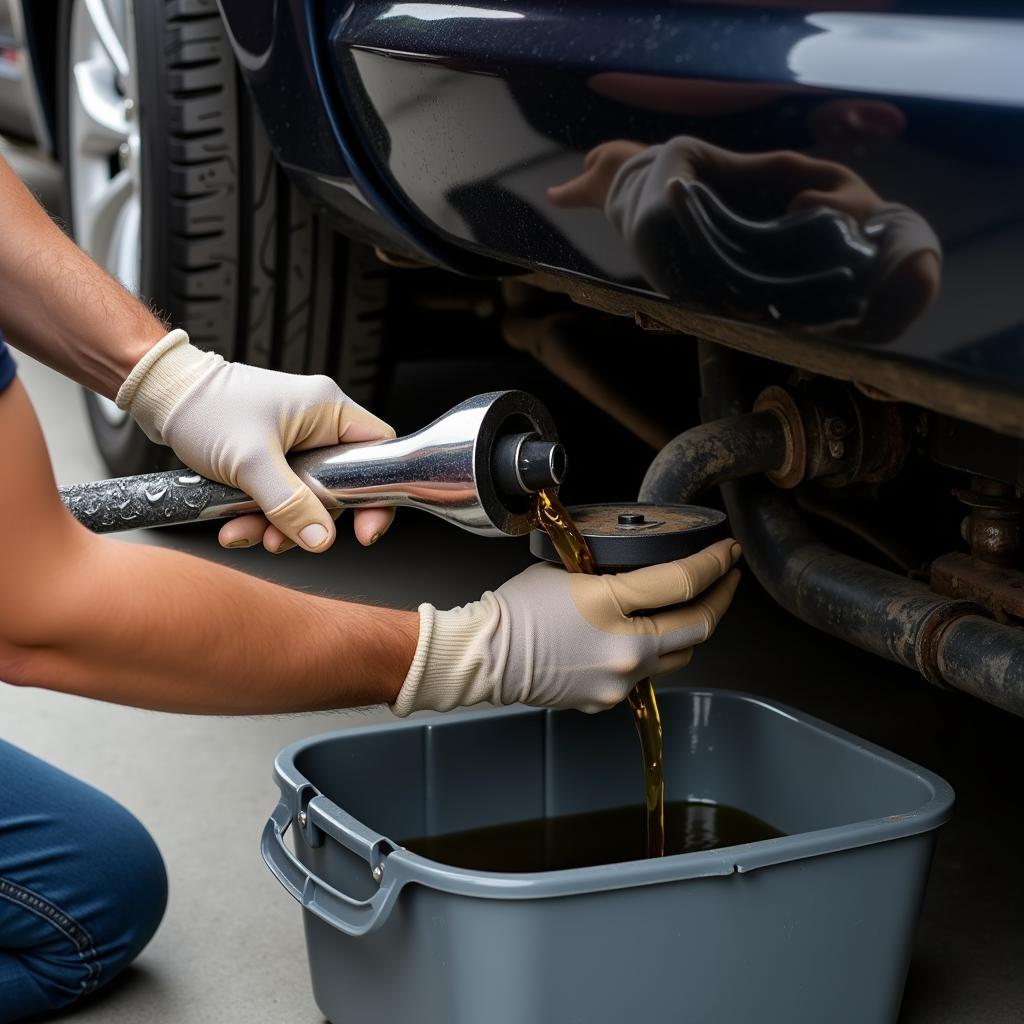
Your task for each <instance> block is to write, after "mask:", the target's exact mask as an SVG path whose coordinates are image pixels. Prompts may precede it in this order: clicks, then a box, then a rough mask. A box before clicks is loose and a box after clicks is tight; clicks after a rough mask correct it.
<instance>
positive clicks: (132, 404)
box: [115, 328, 223, 444]
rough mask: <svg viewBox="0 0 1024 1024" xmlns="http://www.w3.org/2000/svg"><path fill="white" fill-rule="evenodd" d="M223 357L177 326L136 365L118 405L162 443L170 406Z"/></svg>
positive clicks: (119, 395)
mask: <svg viewBox="0 0 1024 1024" xmlns="http://www.w3.org/2000/svg"><path fill="white" fill-rule="evenodd" d="M222 361H223V360H222V359H221V357H220V356H219V355H217V354H216V353H215V352H202V351H200V350H199V349H197V348H194V347H193V346H192V345H191V344H189V340H188V335H187V334H186V333H185V332H184V331H183V330H181V329H180V328H178V329H177V330H173V331H171V332H170V334H167V335H165V336H164V337H163V338H161V339H160V341H158V342H157V343H156V344H155V345H154V346H153V347H152V348H151V349H150V350H149V351H148V352H147V353H146V354H145V355H144V356H143V357H142V358H141V359H140V360H139V361H138V362H137V363H136V364H135V366H134V368H133V369H132V372H131V373H129V374H128V376H127V377H126V378H125V381H124V383H123V384H122V385H121V387H120V389H119V390H118V392H117V398H116V399H115V401H116V402H117V407H118V408H119V409H122V410H123V411H125V412H127V413H130V414H131V416H132V418H133V419H134V420H135V421H136V423H138V424H139V426H140V427H142V430H143V432H144V433H145V434H146V436H147V437H148V438H149V439H150V440H151V441H156V442H157V443H158V444H163V443H165V442H164V437H163V429H164V424H165V423H166V422H167V418H168V417H169V416H170V414H171V410H172V409H173V408H174V407H175V406H176V405H177V404H178V402H179V401H180V400H181V398H182V396H183V395H184V394H185V392H186V391H188V390H189V389H190V388H191V387H192V386H193V385H194V384H195V383H196V382H197V381H198V380H199V379H200V378H201V377H202V376H203V375H204V374H205V373H206V372H207V371H208V370H209V369H210V368H211V367H212V366H214V365H215V364H216V363H218V362H222Z"/></svg>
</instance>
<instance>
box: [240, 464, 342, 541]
mask: <svg viewBox="0 0 1024 1024" xmlns="http://www.w3.org/2000/svg"><path fill="white" fill-rule="evenodd" d="M285 479H286V481H287V483H288V484H290V485H291V486H292V493H291V495H290V496H289V497H288V498H286V499H285V500H284V501H283V502H281V503H280V504H279V505H276V506H275V507H274V508H269V509H268V508H267V507H266V504H265V503H264V502H263V501H261V500H260V495H259V493H257V490H252V491H250V493H251V495H252V497H253V498H254V499H255V501H256V502H257V504H258V505H260V506H261V507H262V508H263V509H264V511H265V514H266V517H267V519H268V520H270V524H271V525H272V526H275V527H277V529H278V530H280V531H281V533H282V534H284V536H285V537H286V538H287V539H288V540H290V541H292V543H294V544H297V545H298V546H299V547H300V548H303V549H304V550H306V551H315V552H320V551H326V550H327V549H328V548H329V547H330V546H331V545H332V544H333V543H334V537H335V532H334V520H333V519H332V518H331V513H330V512H328V510H327V509H326V508H325V507H324V505H323V503H322V502H321V501H320V499H319V498H318V497H317V496H316V495H315V494H314V493H313V492H312V491H311V490H310V489H309V488H308V487H307V486H306V485H305V484H304V483H303V482H302V481H301V480H300V479H299V478H298V477H297V476H296V475H295V474H294V473H292V472H291V470H288V472H287V476H286V477H285ZM268 550H269V548H268ZM278 551H280V548H278Z"/></svg>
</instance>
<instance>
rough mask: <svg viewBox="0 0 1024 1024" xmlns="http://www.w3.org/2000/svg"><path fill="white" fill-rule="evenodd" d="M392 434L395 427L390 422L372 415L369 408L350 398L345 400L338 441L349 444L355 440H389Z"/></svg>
mask: <svg viewBox="0 0 1024 1024" xmlns="http://www.w3.org/2000/svg"><path fill="white" fill-rule="evenodd" d="M394 436H395V428H394V427H393V426H391V424H390V423H385V422H384V420H382V419H381V418H380V417H379V416H374V415H373V413H372V412H370V410H369V409H364V408H363V407H362V406H361V405H360V404H359V403H358V402H353V401H352V399H351V398H350V399H348V400H347V402H346V403H345V409H344V412H343V413H342V422H341V425H340V427H339V430H338V440H339V441H341V442H342V443H344V444H350V443H354V442H356V441H381V440H390V439H391V438H392V437H394Z"/></svg>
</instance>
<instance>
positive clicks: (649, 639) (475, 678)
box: [393, 540, 740, 715]
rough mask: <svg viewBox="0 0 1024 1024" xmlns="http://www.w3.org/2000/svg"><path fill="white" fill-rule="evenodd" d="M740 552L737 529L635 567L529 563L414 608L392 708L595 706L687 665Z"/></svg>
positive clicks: (728, 596)
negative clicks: (409, 656)
mask: <svg viewBox="0 0 1024 1024" xmlns="http://www.w3.org/2000/svg"><path fill="white" fill-rule="evenodd" d="M739 556H740V546H739V544H737V543H736V542H735V541H734V540H723V541H719V542H718V543H717V544H712V545H711V546H710V547H708V548H705V549H704V550H703V551H700V552H698V553H697V554H695V555H691V556H690V557H689V558H682V559H679V560H678V561H675V562H666V563H663V564H661V565H652V566H649V567H647V568H644V569H635V570H633V571H632V572H624V573H618V574H608V575H605V576H587V575H578V574H574V573H567V572H565V571H564V570H562V569H559V568H557V567H556V566H553V565H534V566H531V567H530V568H529V569H527V570H526V571H525V572H523V573H520V574H519V575H518V576H516V577H514V578H513V579H511V580H509V581H508V582H507V583H505V584H503V585H502V586H501V587H499V588H498V589H497V590H496V591H495V592H493V593H487V594H484V596H483V597H482V598H481V599H480V600H479V601H475V602H473V603H472V604H468V605H464V606H463V607H461V608H453V609H451V610H450V611H437V610H436V609H435V608H433V607H432V606H431V605H422V606H421V607H420V636H419V643H418V645H417V648H416V656H415V657H414V658H413V662H412V667H411V668H410V670H409V674H408V676H407V677H406V679H405V683H404V684H403V686H402V689H401V691H400V693H399V695H398V699H397V700H396V701H395V704H394V705H393V710H394V711H395V713H396V714H398V715H407V714H409V713H410V712H412V711H417V710H421V709H424V708H431V709H433V710H436V711H448V710H451V709H452V708H454V707H459V706H462V705H469V704H476V703H480V702H481V701H489V702H491V703H494V704H514V703H523V704H532V705H535V706H539V707H552V708H578V709H579V710H581V711H586V712H595V711H603V710H605V709H607V708H610V707H613V706H614V705H615V704H618V703H619V701H621V700H622V699H623V698H624V697H625V696H626V695H627V694H628V693H629V691H630V690H631V689H632V688H633V686H634V685H635V684H636V682H637V680H639V679H642V678H644V677H645V676H649V675H660V674H661V673H664V672H671V671H672V670H673V669H677V668H682V667H683V666H684V665H687V664H688V663H689V661H690V659H691V657H692V656H693V648H694V646H695V645H697V644H699V643H702V642H703V641H705V640H707V638H708V637H709V636H711V634H712V633H713V632H714V630H715V627H716V626H717V625H718V623H719V621H720V620H721V618H722V616H723V615H724V614H725V612H726V610H727V609H728V607H729V605H730V603H731V602H732V598H733V594H735V592H736V586H737V584H738V583H739V576H740V574H739V570H738V569H735V568H733V566H734V565H735V564H736V561H737V560H738V558H739Z"/></svg>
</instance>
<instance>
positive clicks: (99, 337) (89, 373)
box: [0, 159, 166, 398]
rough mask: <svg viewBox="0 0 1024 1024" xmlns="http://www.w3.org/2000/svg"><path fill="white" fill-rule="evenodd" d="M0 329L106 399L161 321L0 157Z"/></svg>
mask: <svg viewBox="0 0 1024 1024" xmlns="http://www.w3.org/2000/svg"><path fill="white" fill-rule="evenodd" d="M0 213H2V215H3V221H4V230H3V232H0V295H2V298H0V327H2V328H3V330H4V332H5V333H6V335H7V338H8V340H9V341H10V342H11V344H12V345H15V346H16V347H17V348H20V349H21V350H22V351H23V352H27V353H28V354H29V355H31V356H33V357H35V358H36V359H39V360H40V361H41V362H44V363H47V364H48V365H50V366H52V367H53V368H54V369H56V370H59V371H60V372H61V373H63V374H65V375H66V376H68V377H71V378H72V379H74V380H77V381H78V382H79V383H80V384H84V385H85V386H86V387H89V388H92V389H93V390H94V391H98V392H99V393H100V394H104V395H106V396H107V397H108V398H112V397H113V396H114V395H115V394H116V393H117V389H118V388H119V387H120V385H121V382H122V381H123V380H124V378H125V377H126V376H127V375H128V373H129V372H130V371H131V369H132V367H133V366H134V365H135V363H136V362H138V360H139V359H140V358H141V357H142V355H143V354H144V353H145V352H146V351H147V350H148V349H150V348H151V347H152V346H153V345H154V344H155V343H156V342H157V341H159V339H160V338H161V337H162V336H163V335H164V333H165V332H166V327H165V326H164V324H162V323H161V322H160V320H158V319H157V318H156V317H155V316H154V315H153V314H152V313H151V312H150V311H149V310H148V309H147V308H146V306H144V305H143V304H142V303H140V302H139V301H138V300H137V299H135V298H134V297H133V296H132V295H131V294H130V293H129V292H128V291H127V290H126V289H125V288H123V287H122V286H121V284H120V283H119V282H117V281H115V280H114V279H113V278H112V277H110V276H109V275H108V274H107V273H106V272H105V271H104V270H102V269H101V268H100V267H99V266H97V264H95V263H94V262H93V261H92V260H91V259H90V258H89V257H88V256H87V255H86V254H85V253H84V252H82V250H81V249H79V248H78V247H77V246H76V245H75V244H74V242H72V241H71V239H69V238H68V237H67V236H66V235H65V234H64V233H63V232H62V231H61V230H60V229H59V228H58V227H57V226H56V225H55V224H54V223H53V222H52V221H51V220H50V218H49V217H48V216H47V214H46V212H45V211H44V210H43V209H42V207H41V206H40V205H39V204H38V203H37V202H36V201H35V199H34V198H33V197H32V195H31V193H30V192H29V191H28V189H26V188H25V186H24V185H22V183H21V182H20V181H19V180H18V177H17V175H16V174H15V173H14V172H13V171H12V170H11V168H10V166H9V165H8V164H7V162H6V161H4V160H3V159H0Z"/></svg>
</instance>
